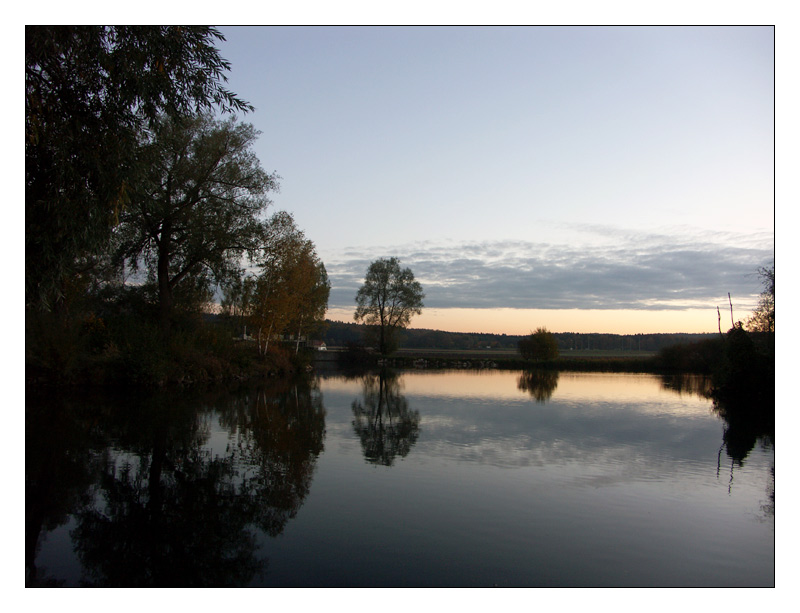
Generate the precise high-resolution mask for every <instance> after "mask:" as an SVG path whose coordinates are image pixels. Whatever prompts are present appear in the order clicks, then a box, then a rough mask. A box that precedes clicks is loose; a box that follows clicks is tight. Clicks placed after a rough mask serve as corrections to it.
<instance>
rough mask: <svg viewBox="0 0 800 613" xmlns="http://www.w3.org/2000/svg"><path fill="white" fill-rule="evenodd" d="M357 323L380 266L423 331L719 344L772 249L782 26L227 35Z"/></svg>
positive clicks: (334, 307)
mask: <svg viewBox="0 0 800 613" xmlns="http://www.w3.org/2000/svg"><path fill="white" fill-rule="evenodd" d="M220 30H221V32H222V33H223V35H224V36H225V38H226V41H224V42H220V43H219V44H218V47H219V49H220V51H221V54H222V56H223V57H224V58H225V59H227V60H228V61H229V62H230V63H231V71H230V72H229V73H228V78H229V82H228V87H229V88H230V89H231V90H232V91H234V92H235V93H236V94H237V95H239V96H240V97H242V98H244V99H245V100H247V101H248V102H250V103H251V104H253V105H254V106H255V108H256V110H255V111H254V112H253V113H250V114H247V115H246V116H243V117H241V119H243V120H244V121H247V122H250V123H252V124H254V126H255V127H256V128H257V129H258V130H260V131H261V136H260V137H259V140H258V142H257V144H256V145H255V152H256V154H257V155H258V157H259V159H260V160H261V163H262V165H263V167H264V169H265V170H267V171H269V172H272V171H275V172H277V173H278V174H279V175H280V176H281V177H282V180H281V189H280V192H279V193H275V194H273V195H272V200H273V206H272V210H273V211H276V210H285V211H289V212H290V213H292V214H293V215H294V217H295V221H296V223H297V225H298V226H299V227H300V228H301V229H302V230H303V231H304V232H305V234H306V236H307V237H308V238H309V239H311V240H312V241H313V242H314V243H315V245H316V248H317V252H318V254H319V256H320V258H321V259H322V261H323V262H324V263H325V266H326V268H327V271H328V274H329V277H330V281H331V284H332V289H331V296H330V301H329V312H328V317H329V318H331V319H337V320H341V321H352V317H353V312H354V310H355V300H354V297H355V294H356V292H357V291H358V288H359V287H360V285H361V283H362V282H363V278H364V275H365V273H366V270H367V267H368V266H369V264H370V262H371V261H374V260H375V259H377V258H380V257H391V256H394V257H398V258H399V259H400V261H401V264H402V266H404V267H405V266H408V267H410V268H411V270H412V271H413V272H414V275H415V277H416V279H417V280H418V281H419V282H420V283H421V284H422V286H423V289H424V291H425V300H424V304H425V308H424V309H423V314H422V316H419V317H417V318H415V319H413V320H412V327H426V328H436V329H443V330H453V331H462V332H464V331H473V332H496V333H507V334H526V333H528V332H529V331H530V330H532V329H536V328H537V327H539V326H545V327H547V328H548V329H550V330H552V331H556V332H568V331H574V332H612V333H614V332H615V333H645V332H713V331H716V330H717V328H718V326H719V325H720V324H719V321H718V317H717V311H716V309H717V307H719V308H720V311H721V314H722V315H723V320H722V325H723V330H725V329H727V327H730V319H731V314H730V308H731V307H730V303H729V300H728V292H730V294H731V302H732V303H733V309H734V318H735V319H737V320H738V319H744V318H746V317H747V315H748V314H749V313H750V312H751V311H752V309H753V308H754V306H755V304H756V301H757V297H758V294H759V292H760V291H761V290H762V287H761V282H760V279H759V277H758V275H757V274H756V271H757V269H758V268H759V267H761V266H767V265H770V264H771V262H772V260H773V258H774V242H775V241H774V227H775V214H774V213H775V207H774V141H775V138H774V102H775V100H774V91H775V83H774V55H775V51H774V29H773V28H772V27H750V26H748V27H732V26H725V27H677V26H675V27H631V26H627V27H626V26H623V27H591V26H589V27H558V26H543V27H519V26H512V27H338V26H336V27H261V26H254V27H253V26H249V27H243V26H237V27H221V28H220Z"/></svg>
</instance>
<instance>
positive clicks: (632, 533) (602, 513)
mask: <svg viewBox="0 0 800 613" xmlns="http://www.w3.org/2000/svg"><path fill="white" fill-rule="evenodd" d="M703 385H704V382H703V381H702V380H699V379H683V380H680V381H677V382H676V381H667V380H663V379H661V378H659V377H655V376H650V375H624V374H572V373H561V374H557V373H522V372H502V371H501V372H495V371H492V372H482V373H481V372H475V371H470V372H466V371H463V372H439V373H428V372H407V373H400V374H397V373H395V374H386V375H378V374H373V375H366V376H359V377H350V378H347V377H343V376H336V375H331V376H321V377H317V378H316V379H315V380H312V381H311V382H307V383H297V382H295V383H288V382H281V383H276V384H275V385H274V386H272V387H271V388H254V389H243V390H239V391H237V392H226V393H222V392H217V393H216V394H207V393H206V394H201V393H199V392H191V391H180V392H162V393H158V394H153V395H149V396H141V397H139V396H135V395H131V394H125V395H117V396H108V395H105V396H95V397H91V398H81V399H80V400H75V399H73V400H69V399H66V398H63V397H33V396H32V395H29V399H28V401H27V405H28V406H27V410H26V467H25V469H26V526H25V539H26V583H27V585H63V586H77V585H98V586H148V585H166V586H178V585H185V586H199V585H211V586H227V585H231V586H232V585H253V586H353V587H355V586H494V585H497V586H565V587H567V586H772V585H774V541H775V536H774V446H773V444H772V438H773V437H772V436H770V433H765V432H763V431H759V429H758V428H757V427H755V426H752V427H751V426H750V425H748V424H741V423H738V422H736V423H734V422H732V421H731V420H730V419H729V420H725V419H723V418H722V417H720V416H719V415H718V414H717V413H716V412H715V411H714V410H713V407H712V404H711V402H710V401H709V400H707V399H706V398H705V397H704V396H703V395H702V393H701V392H702V389H703Z"/></svg>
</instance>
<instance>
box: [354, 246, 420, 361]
mask: <svg viewBox="0 0 800 613" xmlns="http://www.w3.org/2000/svg"><path fill="white" fill-rule="evenodd" d="M424 297H425V294H424V292H423V291H422V285H420V283H419V281H416V280H415V279H414V273H413V272H411V269H410V268H401V267H400V260H398V259H397V258H380V259H378V260H375V261H374V262H372V264H370V266H369V268H368V269H367V275H366V277H365V279H364V285H362V286H361V289H359V290H358V293H357V294H356V312H355V320H356V321H363V322H364V323H366V324H367V325H370V326H374V327H375V328H374V329H375V330H376V332H377V346H378V351H380V353H381V355H387V354H389V353H391V352H392V351H393V350H394V347H395V346H396V333H397V331H398V330H401V329H403V328H406V327H407V326H408V324H409V322H410V321H411V317H412V316H413V315H419V314H420V313H422V307H423V304H422V299H423V298H424Z"/></svg>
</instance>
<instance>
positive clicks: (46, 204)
mask: <svg viewBox="0 0 800 613" xmlns="http://www.w3.org/2000/svg"><path fill="white" fill-rule="evenodd" d="M216 40H224V38H223V36H222V35H221V34H220V33H219V32H218V31H217V30H215V29H213V28H209V27H201V26H189V27H186V26H158V27H156V26H114V27H104V26H48V27H45V26H27V27H26V28H25V304H26V306H30V307H36V308H37V309H40V310H41V309H44V310H53V309H58V308H59V306H62V307H63V304H64V298H65V295H66V294H67V291H68V289H69V287H68V286H69V284H70V283H73V281H74V280H75V279H76V278H77V277H79V276H80V275H81V274H85V273H87V272H88V271H90V270H91V269H92V268H93V266H94V265H95V261H96V258H97V256H98V254H100V253H102V252H103V251H104V249H105V248H106V247H107V244H108V240H109V238H110V232H111V229H112V228H113V227H114V226H115V225H116V224H117V222H118V220H119V217H120V214H121V213H122V211H123V210H124V209H125V207H126V205H127V203H128V195H129V190H130V189H131V185H132V181H133V178H132V173H133V172H134V170H135V166H136V164H135V162H136V144H137V135H138V134H139V132H140V131H141V130H142V129H143V128H145V127H147V126H148V125H149V124H150V123H151V122H153V121H155V120H156V119H157V117H158V116H159V115H160V114H161V113H167V114H168V115H170V116H186V115H189V114H192V113H194V112H196V111H198V110H209V109H211V108H213V107H217V108H219V109H221V110H222V111H223V112H229V111H242V112H247V111H249V110H252V108H253V107H252V106H251V105H249V104H248V103H247V102H244V101H243V100H241V99H239V98H237V97H236V96H235V95H234V94H232V93H231V92H229V91H228V90H227V89H225V88H224V87H223V83H224V82H225V81H226V80H227V78H226V77H225V72H226V71H227V70H229V69H230V64H229V63H228V62H226V61H225V60H224V59H223V58H222V57H220V55H219V51H218V50H217V49H216V48H215V47H214V45H213V43H214V42H215V41H216Z"/></svg>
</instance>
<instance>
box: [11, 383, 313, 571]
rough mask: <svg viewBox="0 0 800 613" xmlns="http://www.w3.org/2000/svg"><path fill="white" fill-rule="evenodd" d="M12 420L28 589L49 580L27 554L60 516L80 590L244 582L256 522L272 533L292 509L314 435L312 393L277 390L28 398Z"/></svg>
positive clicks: (255, 560)
mask: <svg viewBox="0 0 800 613" xmlns="http://www.w3.org/2000/svg"><path fill="white" fill-rule="evenodd" d="M89 407H91V409H90V408H89ZM26 417H27V421H26V439H27V445H26V456H27V457H26V494H27V507H26V568H27V573H28V575H27V584H28V585H43V584H45V585H46V584H52V581H51V580H49V579H48V578H47V576H46V573H45V572H43V571H41V569H38V568H37V566H36V563H35V556H36V548H37V544H38V543H39V542H40V540H41V533H42V532H43V531H47V530H51V529H53V528H54V527H56V526H57V525H59V524H63V523H65V521H66V519H67V515H68V514H72V516H73V518H74V521H75V527H74V528H73V529H72V530H71V532H70V536H71V538H72V543H73V547H74V550H75V552H76V554H77V557H78V560H79V561H80V564H81V577H82V579H81V583H82V584H83V585H94V586H108V587H111V586H127V587H136V586H236V585H247V584H248V583H250V582H251V581H252V580H253V579H254V578H255V577H257V576H259V575H261V574H263V573H264V571H265V570H266V568H267V560H266V559H264V558H262V557H260V556H259V555H258V551H257V550H258V544H257V538H256V535H257V532H256V529H261V530H263V531H264V532H266V533H267V534H270V535H272V536H275V535H277V534H280V533H281V532H282V530H283V529H284V527H285V525H286V523H287V522H288V520H289V519H290V518H292V517H294V516H295V515H296V513H297V510H298V509H299V508H300V506H301V505H302V504H303V501H304V499H305V497H306V496H307V494H308V491H309V488H310V484H311V478H312V474H313V471H314V467H315V463H316V459H317V456H318V455H319V454H320V452H321V451H322V448H323V439H324V433H325V411H324V408H323V406H322V402H321V397H320V395H319V394H318V393H314V390H311V389H310V388H309V387H308V386H307V385H305V386H304V385H289V384H283V385H282V386H280V387H278V388H274V389H269V390H264V389H262V390H251V391H248V392H245V393H242V394H235V395H231V394H227V393H222V394H217V395H216V396H213V397H211V396H208V395H202V394H199V393H197V392H191V391H187V390H180V391H172V392H169V391H167V392H164V391H162V392H159V393H155V394H152V395H149V396H144V397H119V398H114V399H113V400H111V399H103V400H101V401H98V400H96V399H87V400H83V401H82V402H81V403H68V402H65V401H62V402H51V403H42V402H36V401H32V402H29V406H28V410H27V414H26ZM54 419H55V420H58V421H57V423H56V427H57V429H54V428H53V420H54ZM215 420H217V421H218V423H219V424H220V425H222V426H223V427H225V428H227V429H228V430H229V435H228V439H229V444H228V448H227V449H226V450H225V451H224V452H223V453H218V452H216V450H214V449H213V448H212V447H211V446H210V445H209V443H210V435H211V431H212V427H213V425H214V423H215ZM72 432H75V433H76V435H75V437H72V436H70V434H71V433H72ZM80 433H83V434H80ZM86 433H88V434H86ZM64 434H66V436H64ZM55 439H59V440H60V441H61V442H59V443H58V444H56V445H53V442H54V440H55ZM73 439H74V440H73ZM52 471H55V475H54V476H51V475H50V474H49V473H50V472H52Z"/></svg>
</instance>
